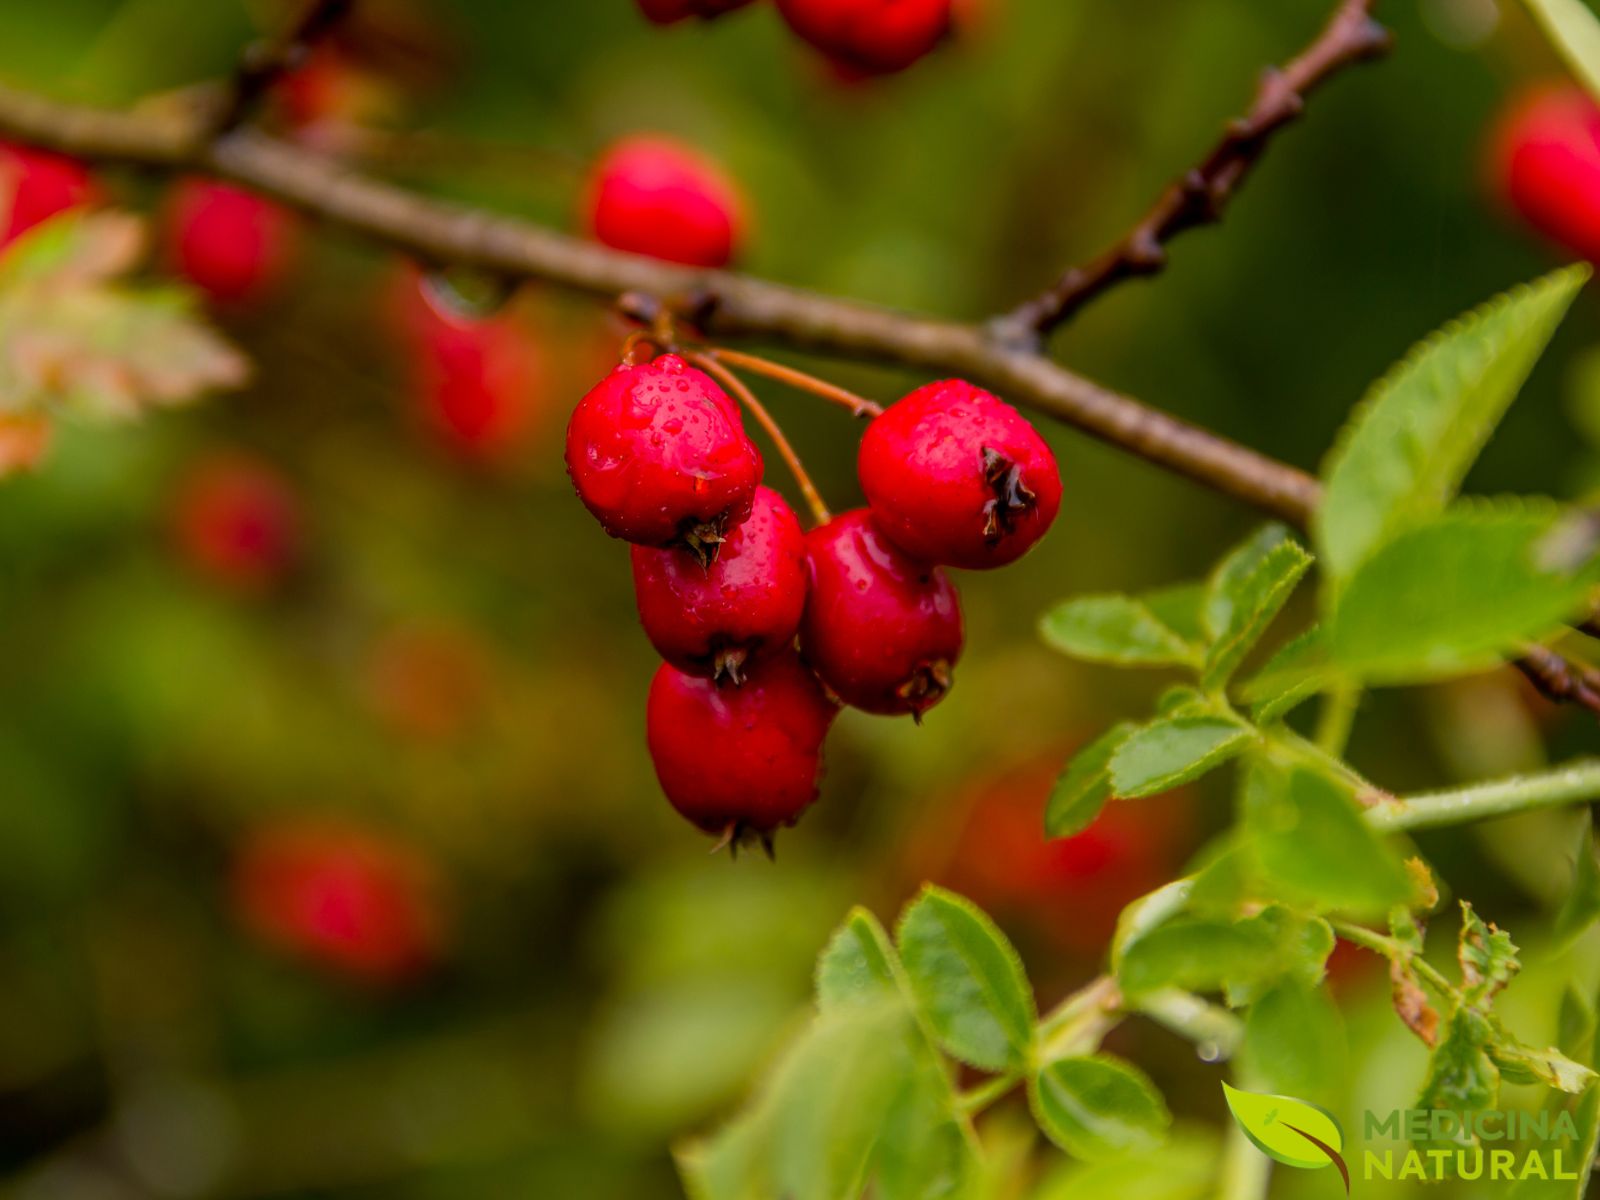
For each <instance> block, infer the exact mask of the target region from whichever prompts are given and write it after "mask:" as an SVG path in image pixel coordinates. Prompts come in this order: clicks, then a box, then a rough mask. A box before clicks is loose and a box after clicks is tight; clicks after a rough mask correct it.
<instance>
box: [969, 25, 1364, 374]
mask: <svg viewBox="0 0 1600 1200" xmlns="http://www.w3.org/2000/svg"><path fill="white" fill-rule="evenodd" d="M1373 2H1374V0H1343V3H1341V4H1340V6H1339V8H1338V10H1337V11H1335V13H1334V14H1333V17H1332V19H1330V20H1329V22H1328V24H1327V25H1326V26H1324V27H1323V29H1322V32H1321V33H1320V34H1318V35H1317V38H1316V40H1314V41H1313V42H1312V43H1311V45H1310V46H1308V47H1307V48H1306V49H1305V50H1304V51H1302V52H1301V54H1300V55H1299V56H1298V57H1296V58H1295V59H1293V60H1292V61H1290V63H1289V64H1288V65H1287V66H1285V67H1283V68H1282V69H1281V70H1280V69H1277V68H1268V69H1267V71H1266V72H1265V73H1264V74H1263V75H1262V77H1261V83H1260V85H1259V86H1258V88H1257V89H1256V96H1255V100H1254V102H1253V103H1252V104H1251V106H1250V111H1249V112H1248V113H1247V114H1246V115H1245V116H1243V117H1239V118H1237V119H1235V120H1233V121H1230V122H1229V123H1228V125H1227V127H1226V129H1225V130H1224V132H1223V135H1222V139H1221V140H1220V141H1219V142H1218V143H1217V144H1216V145H1215V146H1213V147H1212V149H1211V152H1210V153H1209V154H1207V155H1206V157H1205V158H1204V159H1203V160H1202V161H1201V163H1200V164H1199V165H1198V166H1196V167H1192V168H1191V169H1190V170H1189V171H1187V172H1186V173H1185V174H1184V175H1183V176H1182V177H1181V178H1179V179H1178V180H1177V181H1176V182H1174V183H1172V184H1170V185H1169V186H1168V187H1167V189H1166V191H1164V192H1162V194H1161V196H1160V198H1159V199H1157V201H1156V203H1155V205H1154V206H1153V207H1152V208H1151V209H1150V211H1149V212H1147V213H1146V214H1145V215H1144V216H1143V217H1142V218H1141V219H1140V220H1139V223H1138V224H1137V225H1135V226H1134V227H1133V228H1132V229H1131V230H1129V231H1128V233H1127V234H1126V235H1124V236H1123V238H1122V240H1121V241H1119V242H1118V243H1117V244H1116V245H1114V246H1112V247H1111V248H1110V249H1108V250H1106V251H1105V252H1104V253H1102V254H1101V255H1100V256H1099V257H1097V258H1094V259H1092V260H1091V261H1089V262H1088V263H1086V264H1084V265H1083V266H1077V267H1073V268H1071V269H1070V270H1068V271H1067V272H1066V274H1064V275H1062V276H1061V278H1060V279H1059V280H1057V281H1056V283H1055V284H1054V285H1053V286H1051V287H1050V288H1049V289H1048V290H1047V291H1045V292H1043V293H1042V294H1040V295H1039V296H1036V297H1035V298H1033V299H1032V300H1029V301H1027V302H1026V303H1024V304H1021V305H1019V306H1018V307H1017V308H1015V309H1013V310H1012V311H1011V312H1009V313H1007V314H1006V315H1005V316H1003V317H1000V318H998V319H997V320H996V321H995V322H994V324H993V328H994V330H995V332H996V335H997V336H998V337H999V338H1001V340H1003V341H1005V342H1007V343H1008V344H1011V345H1017V346H1032V347H1037V346H1038V345H1039V344H1040V343H1041V342H1042V341H1043V340H1044V338H1045V337H1046V336H1047V335H1048V334H1049V333H1050V332H1051V331H1052V330H1054V329H1056V328H1057V327H1058V326H1060V325H1061V324H1062V323H1064V322H1065V321H1066V320H1067V319H1068V318H1069V317H1071V316H1072V315H1073V314H1074V313H1076V312H1077V311H1078V310H1079V309H1081V308H1082V307H1083V306H1084V305H1086V304H1087V303H1089V301H1091V300H1093V299H1095V298H1096V297H1098V296H1100V295H1101V294H1103V293H1104V292H1107V291H1109V290H1110V289H1111V288H1113V287H1115V286H1116V285H1117V284H1119V283H1121V282H1122V281H1123V280H1126V279H1134V278H1137V277H1140V276H1145V275H1154V274H1156V273H1157V272H1159V271H1160V270H1161V269H1162V268H1163V267H1165V266H1166V263H1167V250H1166V244H1167V243H1168V242H1170V241H1171V240H1172V239H1173V238H1175V237H1177V236H1178V235H1179V234H1181V233H1183V232H1184V231H1185V230H1189V229H1194V228H1196V227H1197V226H1201V225H1210V224H1214V223H1215V222H1217V221H1219V220H1221V219H1222V214H1223V211H1224V210H1225V209H1226V208H1227V206H1228V202H1229V201H1230V200H1231V199H1232V198H1233V195H1234V193H1235V192H1236V191H1237V190H1238V189H1239V187H1240V185H1241V184H1243V183H1244V181H1245V179H1246V177H1247V176H1248V175H1249V174H1250V171H1251V169H1252V168H1253V167H1254V166H1255V164H1256V163H1257V161H1259V159H1260V158H1261V155H1262V153H1263V152H1264V151H1265V150H1266V148H1267V144H1268V143H1269V142H1270V141H1271V140H1272V136H1273V135H1274V134H1275V133H1277V132H1278V131H1279V130H1280V129H1282V128H1283V127H1284V126H1285V125H1287V124H1289V123H1290V122H1291V121H1293V120H1294V119H1295V118H1296V117H1298V116H1299V115H1300V113H1301V111H1302V110H1303V109H1304V108H1305V102H1306V97H1307V96H1309V95H1310V94H1311V92H1312V91H1314V90H1315V89H1316V88H1317V87H1318V86H1319V85H1320V84H1322V83H1324V82H1326V81H1327V80H1328V79H1330V78H1332V77H1333V76H1334V75H1336V74H1338V72H1339V71H1341V70H1342V69H1343V68H1345V67H1347V66H1350V65H1352V64H1355V63H1359V62H1364V61H1366V60H1368V59H1371V58H1375V57H1377V56H1379V55H1381V54H1383V53H1384V52H1385V51H1386V50H1387V49H1388V48H1389V44H1390V38H1389V34H1388V31H1387V30H1385V29H1384V28H1383V27H1382V26H1381V25H1379V24H1378V23H1377V22H1376V21H1375V20H1373V18H1372V11H1371V10H1372V5H1373Z"/></svg>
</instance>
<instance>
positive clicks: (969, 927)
mask: <svg viewBox="0 0 1600 1200" xmlns="http://www.w3.org/2000/svg"><path fill="white" fill-rule="evenodd" d="M899 942H900V956H901V959H902V961H903V962H904V964H905V969H906V976H907V978H908V979H909V980H910V982H911V990H912V994H913V995H914V996H915V997H916V1001H917V1003H918V1004H919V1005H920V1006H921V1008H922V1011H923V1012H924V1013H925V1014H926V1015H927V1018H928V1022H929V1024H931V1025H932V1026H933V1029H934V1031H935V1033H936V1034H937V1035H938V1037H939V1040H940V1043H941V1044H942V1045H943V1046H944V1048H945V1049H946V1050H947V1051H948V1052H949V1053H950V1054H951V1055H953V1056H954V1057H956V1058H959V1059H960V1060H961V1061H962V1062H966V1063H970V1064H971V1065H972V1066H975V1067H980V1068H982V1069H984V1070H988V1071H1001V1070H1008V1069H1009V1070H1015V1069H1019V1068H1021V1067H1022V1066H1023V1065H1024V1064H1025V1063H1026V1062H1027V1060H1028V1056H1029V1054H1030V1052H1031V1049H1032V1044H1033V1026H1034V1020H1035V1018H1036V1016H1037V1013H1036V1011H1035V1008H1034V1000H1033V992H1032V990H1031V989H1030V988H1029V986H1028V980H1027V976H1026V975H1025V974H1024V973H1023V970H1022V960H1021V959H1020V958H1019V957H1018V956H1017V952H1016V951H1015V950H1014V949H1012V946H1011V943H1010V942H1009V941H1007V940H1006V937H1005V935H1004V934H1003V933H1001V932H1000V929H999V927H998V926H996V925H995V923H994V922H993V921H991V920H990V919H989V918H988V916H986V915H985V914H984V913H983V912H982V911H981V910H979V909H978V907H977V906H976V905H974V904H973V903H972V902H971V901H970V900H967V899H965V898H963V897H961V896H957V895H956V894H955V893H953V892H947V891H945V890H944V889H943V888H937V887H932V886H929V887H926V888H924V889H923V891H922V894H921V895H920V896H918V897H917V899H916V900H915V901H914V902H913V903H912V904H911V906H910V907H909V908H908V909H906V913H905V916H904V917H903V918H902V919H901V922H900V930H899Z"/></svg>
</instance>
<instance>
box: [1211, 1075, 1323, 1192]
mask: <svg viewBox="0 0 1600 1200" xmlns="http://www.w3.org/2000/svg"><path fill="white" fill-rule="evenodd" d="M1222 1091H1223V1094H1224V1095H1225V1096H1226V1097H1227V1100H1228V1110H1229V1111H1230V1112H1231V1113H1233V1119H1234V1120H1235V1121H1237V1122H1238V1123H1239V1128H1240V1129H1242V1130H1244V1133H1245V1136H1246V1137H1248V1138H1249V1139H1250V1141H1251V1142H1252V1143H1253V1144H1254V1145H1255V1147H1256V1149H1258V1150H1260V1151H1261V1153H1263V1154H1265V1155H1266V1156H1267V1157H1268V1158H1272V1159H1275V1160H1276V1161H1278V1162H1281V1163H1284V1164H1286V1165H1288V1166H1291V1167H1300V1168H1301V1169H1303V1170H1316V1169H1318V1168H1319V1167H1328V1166H1332V1165H1333V1164H1334V1160H1333V1159H1332V1158H1331V1157H1329V1155H1328V1151H1327V1150H1324V1149H1322V1148H1321V1146H1318V1145H1317V1143H1318V1142H1321V1143H1322V1145H1323V1146H1327V1147H1328V1148H1329V1149H1331V1150H1332V1151H1333V1153H1334V1154H1342V1153H1343V1152H1344V1131H1343V1130H1341V1129H1340V1128H1339V1123H1338V1122H1337V1121H1335V1120H1334V1119H1333V1118H1332V1117H1331V1116H1329V1115H1328V1113H1327V1112H1326V1111H1324V1110H1323V1109H1320V1108H1318V1107H1317V1106H1316V1105H1314V1104H1307V1103H1306V1102H1305V1101H1304V1100H1300V1099H1298V1098H1296V1097H1294V1096H1269V1095H1263V1094H1261V1093H1259V1092H1246V1091H1242V1090H1240V1089H1239V1088H1236V1087H1231V1086H1229V1085H1228V1084H1227V1083H1224V1084H1223V1085H1222ZM1312 1139H1315V1140H1312Z"/></svg>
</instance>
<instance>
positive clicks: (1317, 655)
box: [1242, 625, 1336, 725]
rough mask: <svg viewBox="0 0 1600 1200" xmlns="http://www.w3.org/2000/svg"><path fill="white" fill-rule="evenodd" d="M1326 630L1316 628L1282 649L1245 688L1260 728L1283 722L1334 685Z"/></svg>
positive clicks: (1319, 627) (1252, 713)
mask: <svg viewBox="0 0 1600 1200" xmlns="http://www.w3.org/2000/svg"><path fill="white" fill-rule="evenodd" d="M1335 678H1336V677H1335V676H1334V674H1333V672H1332V668H1331V667H1329V665H1328V645H1327V639H1326V638H1325V637H1324V635H1323V632H1322V627H1321V626H1317V625H1314V626H1312V627H1311V628H1310V629H1308V630H1306V631H1305V632H1304V633H1302V634H1300V635H1299V636H1298V637H1296V638H1294V639H1292V640H1291V641H1289V642H1286V643H1284V645H1282V646H1280V647H1279V648H1278V651H1277V653H1275V654H1274V655H1273V656H1272V657H1271V658H1269V659H1268V660H1267V661H1266V663H1265V664H1264V665H1263V666H1262V668H1261V670H1260V671H1258V672H1256V674H1255V675H1254V676H1252V677H1251V679H1250V680H1249V681H1248V682H1247V683H1246V684H1245V685H1244V688H1243V689H1242V690H1243V694H1244V698H1245V700H1246V701H1247V702H1248V703H1249V704H1250V715H1251V717H1253V718H1254V719H1255V721H1256V723H1257V724H1260V725H1270V724H1272V723H1273V722H1274V721H1281V720H1282V719H1283V718H1284V717H1286V716H1288V715H1289V713H1290V712H1292V711H1293V710H1294V709H1295V708H1296V707H1297V706H1298V705H1300V704H1302V703H1304V702H1305V701H1306V700H1309V699H1310V698H1311V697H1312V696H1315V695H1316V694H1317V693H1318V692H1319V691H1321V690H1322V689H1323V688H1324V687H1326V686H1328V685H1329V684H1330V683H1332V682H1334V680H1335Z"/></svg>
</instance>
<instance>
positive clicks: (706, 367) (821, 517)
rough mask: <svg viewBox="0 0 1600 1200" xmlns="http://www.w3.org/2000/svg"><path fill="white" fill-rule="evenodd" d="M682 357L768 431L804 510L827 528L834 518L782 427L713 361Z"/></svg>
mask: <svg viewBox="0 0 1600 1200" xmlns="http://www.w3.org/2000/svg"><path fill="white" fill-rule="evenodd" d="M684 357H685V358H686V359H688V361H689V362H691V363H693V364H694V365H695V366H697V367H699V368H700V369H701V370H702V371H704V372H705V373H706V374H708V375H710V376H711V377H712V378H714V379H715V380H716V381H717V382H718V383H720V384H721V385H722V386H723V387H725V388H727V389H728V390H729V391H730V392H732V393H733V395H734V398H735V399H736V400H738V401H739V403H740V404H742V405H743V406H744V407H745V408H746V409H747V410H748V411H749V413H750V415H751V416H752V417H754V418H755V419H756V423H757V424H759V425H760V426H761V428H762V429H765V430H766V431H767V436H768V437H769V438H771V439H772V444H773V445H774V446H776V447H777V448H778V455H779V457H781V458H782V459H783V461H784V462H785V463H786V464H788V467H789V471H790V473H791V474H792V475H793V476H794V481H795V482H796V483H797V484H799V485H800V492H801V494H802V495H804V496H805V498H806V507H807V508H809V509H810V510H811V516H812V518H813V519H814V520H815V521H816V523H817V524H818V525H826V524H827V523H828V522H829V521H831V520H832V519H833V514H832V513H830V512H829V511H828V506H827V504H826V503H824V502H823V499H822V493H821V492H819V491H817V485H816V484H814V483H812V482H811V476H810V475H808V474H807V473H806V468H805V464H804V463H802V462H801V461H800V456H799V455H798V454H796V453H795V449H794V446H792V445H791V444H790V442H789V439H788V438H787V437H786V436H785V435H784V432H783V427H782V426H780V425H779V424H778V422H777V421H776V420H774V419H773V416H772V414H771V413H770V412H768V411H767V407H766V405H764V404H762V403H761V401H759V400H757V399H756V396H755V393H754V392H752V391H751V390H750V389H749V388H747V387H746V386H745V385H744V381H743V380H742V379H740V378H739V377H738V376H737V375H735V374H734V373H733V372H732V371H730V370H728V368H727V367H725V366H723V365H722V364H721V363H719V362H718V361H717V360H716V359H714V358H712V357H711V356H710V355H706V354H694V353H690V354H685V355H684Z"/></svg>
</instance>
